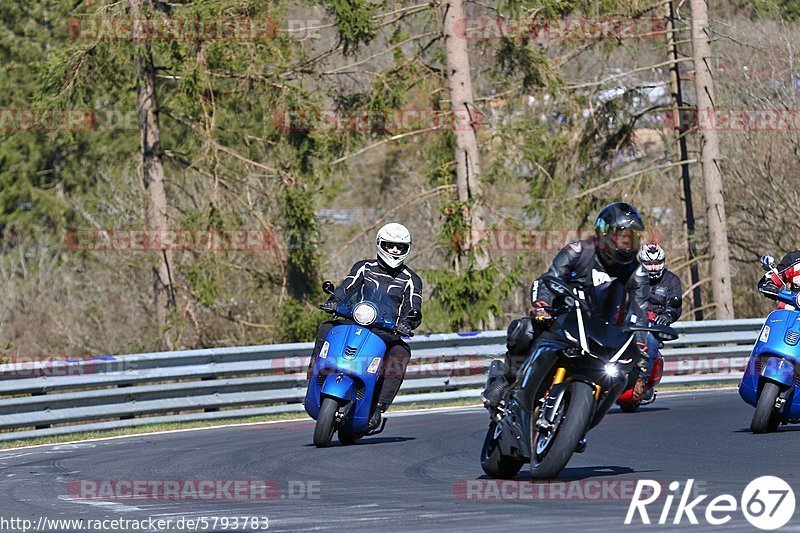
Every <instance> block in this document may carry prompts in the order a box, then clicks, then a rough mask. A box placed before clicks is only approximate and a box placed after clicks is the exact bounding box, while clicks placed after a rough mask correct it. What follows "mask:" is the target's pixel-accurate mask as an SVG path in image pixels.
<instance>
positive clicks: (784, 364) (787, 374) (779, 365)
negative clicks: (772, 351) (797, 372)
mask: <svg viewBox="0 0 800 533" xmlns="http://www.w3.org/2000/svg"><path fill="white" fill-rule="evenodd" d="M761 377H762V378H763V379H766V380H769V381H773V382H775V383H779V384H781V385H784V386H786V387H792V386H794V365H793V364H792V363H791V362H789V361H787V360H786V359H783V358H782V357H771V358H770V359H769V360H767V364H765V365H764V368H762V369H761Z"/></svg>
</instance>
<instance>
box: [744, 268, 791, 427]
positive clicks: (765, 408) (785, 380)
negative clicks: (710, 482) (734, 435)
mask: <svg viewBox="0 0 800 533" xmlns="http://www.w3.org/2000/svg"><path fill="white" fill-rule="evenodd" d="M765 257H767V261H762V265H763V266H764V270H766V271H767V272H771V273H772V274H773V275H772V276H771V277H772V279H773V280H780V279H781V278H780V276H779V275H778V273H777V269H776V268H775V263H774V261H772V258H771V257H768V256H765ZM778 300H779V301H781V302H783V303H784V304H786V308H785V309H777V310H775V311H773V312H772V313H770V314H769V316H768V317H767V320H766V322H765V323H764V326H763V327H762V328H761V333H760V334H759V336H758V340H756V344H755V347H754V348H753V352H752V354H751V355H750V360H749V361H748V363H747V367H746V368H745V371H744V376H743V377H742V381H741V382H740V383H739V395H740V396H741V397H742V398H743V399H744V401H746V402H747V403H749V404H750V405H752V406H755V408H756V412H755V413H754V414H753V420H752V422H751V423H750V430H751V431H752V432H753V433H769V432H772V431H776V430H777V429H778V425H779V424H780V423H784V424H788V423H800V372H798V371H799V370H800V346H798V341H799V340H800V311H798V309H800V294H795V293H793V292H791V291H789V290H785V289H781V291H780V292H779V293H778Z"/></svg>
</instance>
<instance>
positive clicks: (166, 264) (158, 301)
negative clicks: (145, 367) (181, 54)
mask: <svg viewBox="0 0 800 533" xmlns="http://www.w3.org/2000/svg"><path fill="white" fill-rule="evenodd" d="M147 1H149V0H131V17H132V19H133V20H142V19H143V18H144V17H145V15H144V14H143V9H142V6H143V3H144V2H147ZM136 76H137V93H138V105H139V130H140V132H141V149H142V180H143V182H144V187H145V189H146V190H147V192H148V193H150V205H149V209H148V218H149V225H150V230H151V231H152V232H153V233H155V234H156V235H163V233H164V232H165V231H166V230H167V228H168V224H167V194H166V191H165V190H164V167H163V165H162V163H161V155H162V149H161V134H160V130H159V124H158V102H157V100H156V77H155V66H154V65H153V56H152V54H151V51H150V45H149V43H148V42H147V41H146V40H145V41H143V42H142V44H141V48H140V49H139V50H138V51H137V54H136ZM158 242H159V243H163V240H162V239H161V238H158ZM157 261H158V262H157V265H156V266H155V267H154V269H153V300H154V304H155V310H156V319H157V320H158V326H159V328H160V329H161V331H162V334H163V341H164V344H165V345H166V346H167V348H168V349H172V348H173V346H172V342H171V339H170V336H169V335H168V334H167V321H168V318H169V313H170V312H171V311H172V310H173V309H174V306H175V294H174V292H173V284H172V278H173V272H174V269H173V267H172V265H173V263H172V250H171V249H168V248H162V249H161V250H159V252H158V260H157Z"/></svg>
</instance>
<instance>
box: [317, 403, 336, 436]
mask: <svg viewBox="0 0 800 533" xmlns="http://www.w3.org/2000/svg"><path fill="white" fill-rule="evenodd" d="M338 410H339V402H337V401H336V400H334V399H333V398H325V399H324V400H322V406H321V407H320V408H319V415H317V425H316V426H314V446H316V447H317V448H325V447H327V446H330V445H331V439H332V438H333V432H334V431H335V430H336V412H337V411H338Z"/></svg>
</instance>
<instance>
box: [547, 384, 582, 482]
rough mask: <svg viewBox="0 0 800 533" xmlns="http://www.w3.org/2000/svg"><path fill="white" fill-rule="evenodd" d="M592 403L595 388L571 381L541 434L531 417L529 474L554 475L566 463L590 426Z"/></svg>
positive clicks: (549, 476) (548, 476) (550, 476)
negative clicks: (551, 419) (547, 426)
mask: <svg viewBox="0 0 800 533" xmlns="http://www.w3.org/2000/svg"><path fill="white" fill-rule="evenodd" d="M594 403H595V398H594V388H592V387H591V386H590V385H589V384H587V383H583V382H581V381H573V382H572V383H570V385H569V388H568V389H567V391H566V393H565V394H564V398H563V399H562V401H561V405H560V406H559V408H558V412H557V413H556V417H555V421H554V427H553V428H551V429H550V431H548V432H547V433H546V434H545V433H540V432H539V431H538V429H537V428H536V420H531V477H533V478H535V479H549V478H553V477H555V476H557V475H558V474H559V473H560V472H561V471H562V470H563V469H564V467H565V466H567V463H568V462H569V459H570V457H572V454H573V452H575V448H576V447H577V446H578V442H579V441H580V440H581V437H583V434H584V432H585V431H586V428H587V427H588V426H589V421H590V420H591V416H592V411H593V408H594Z"/></svg>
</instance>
